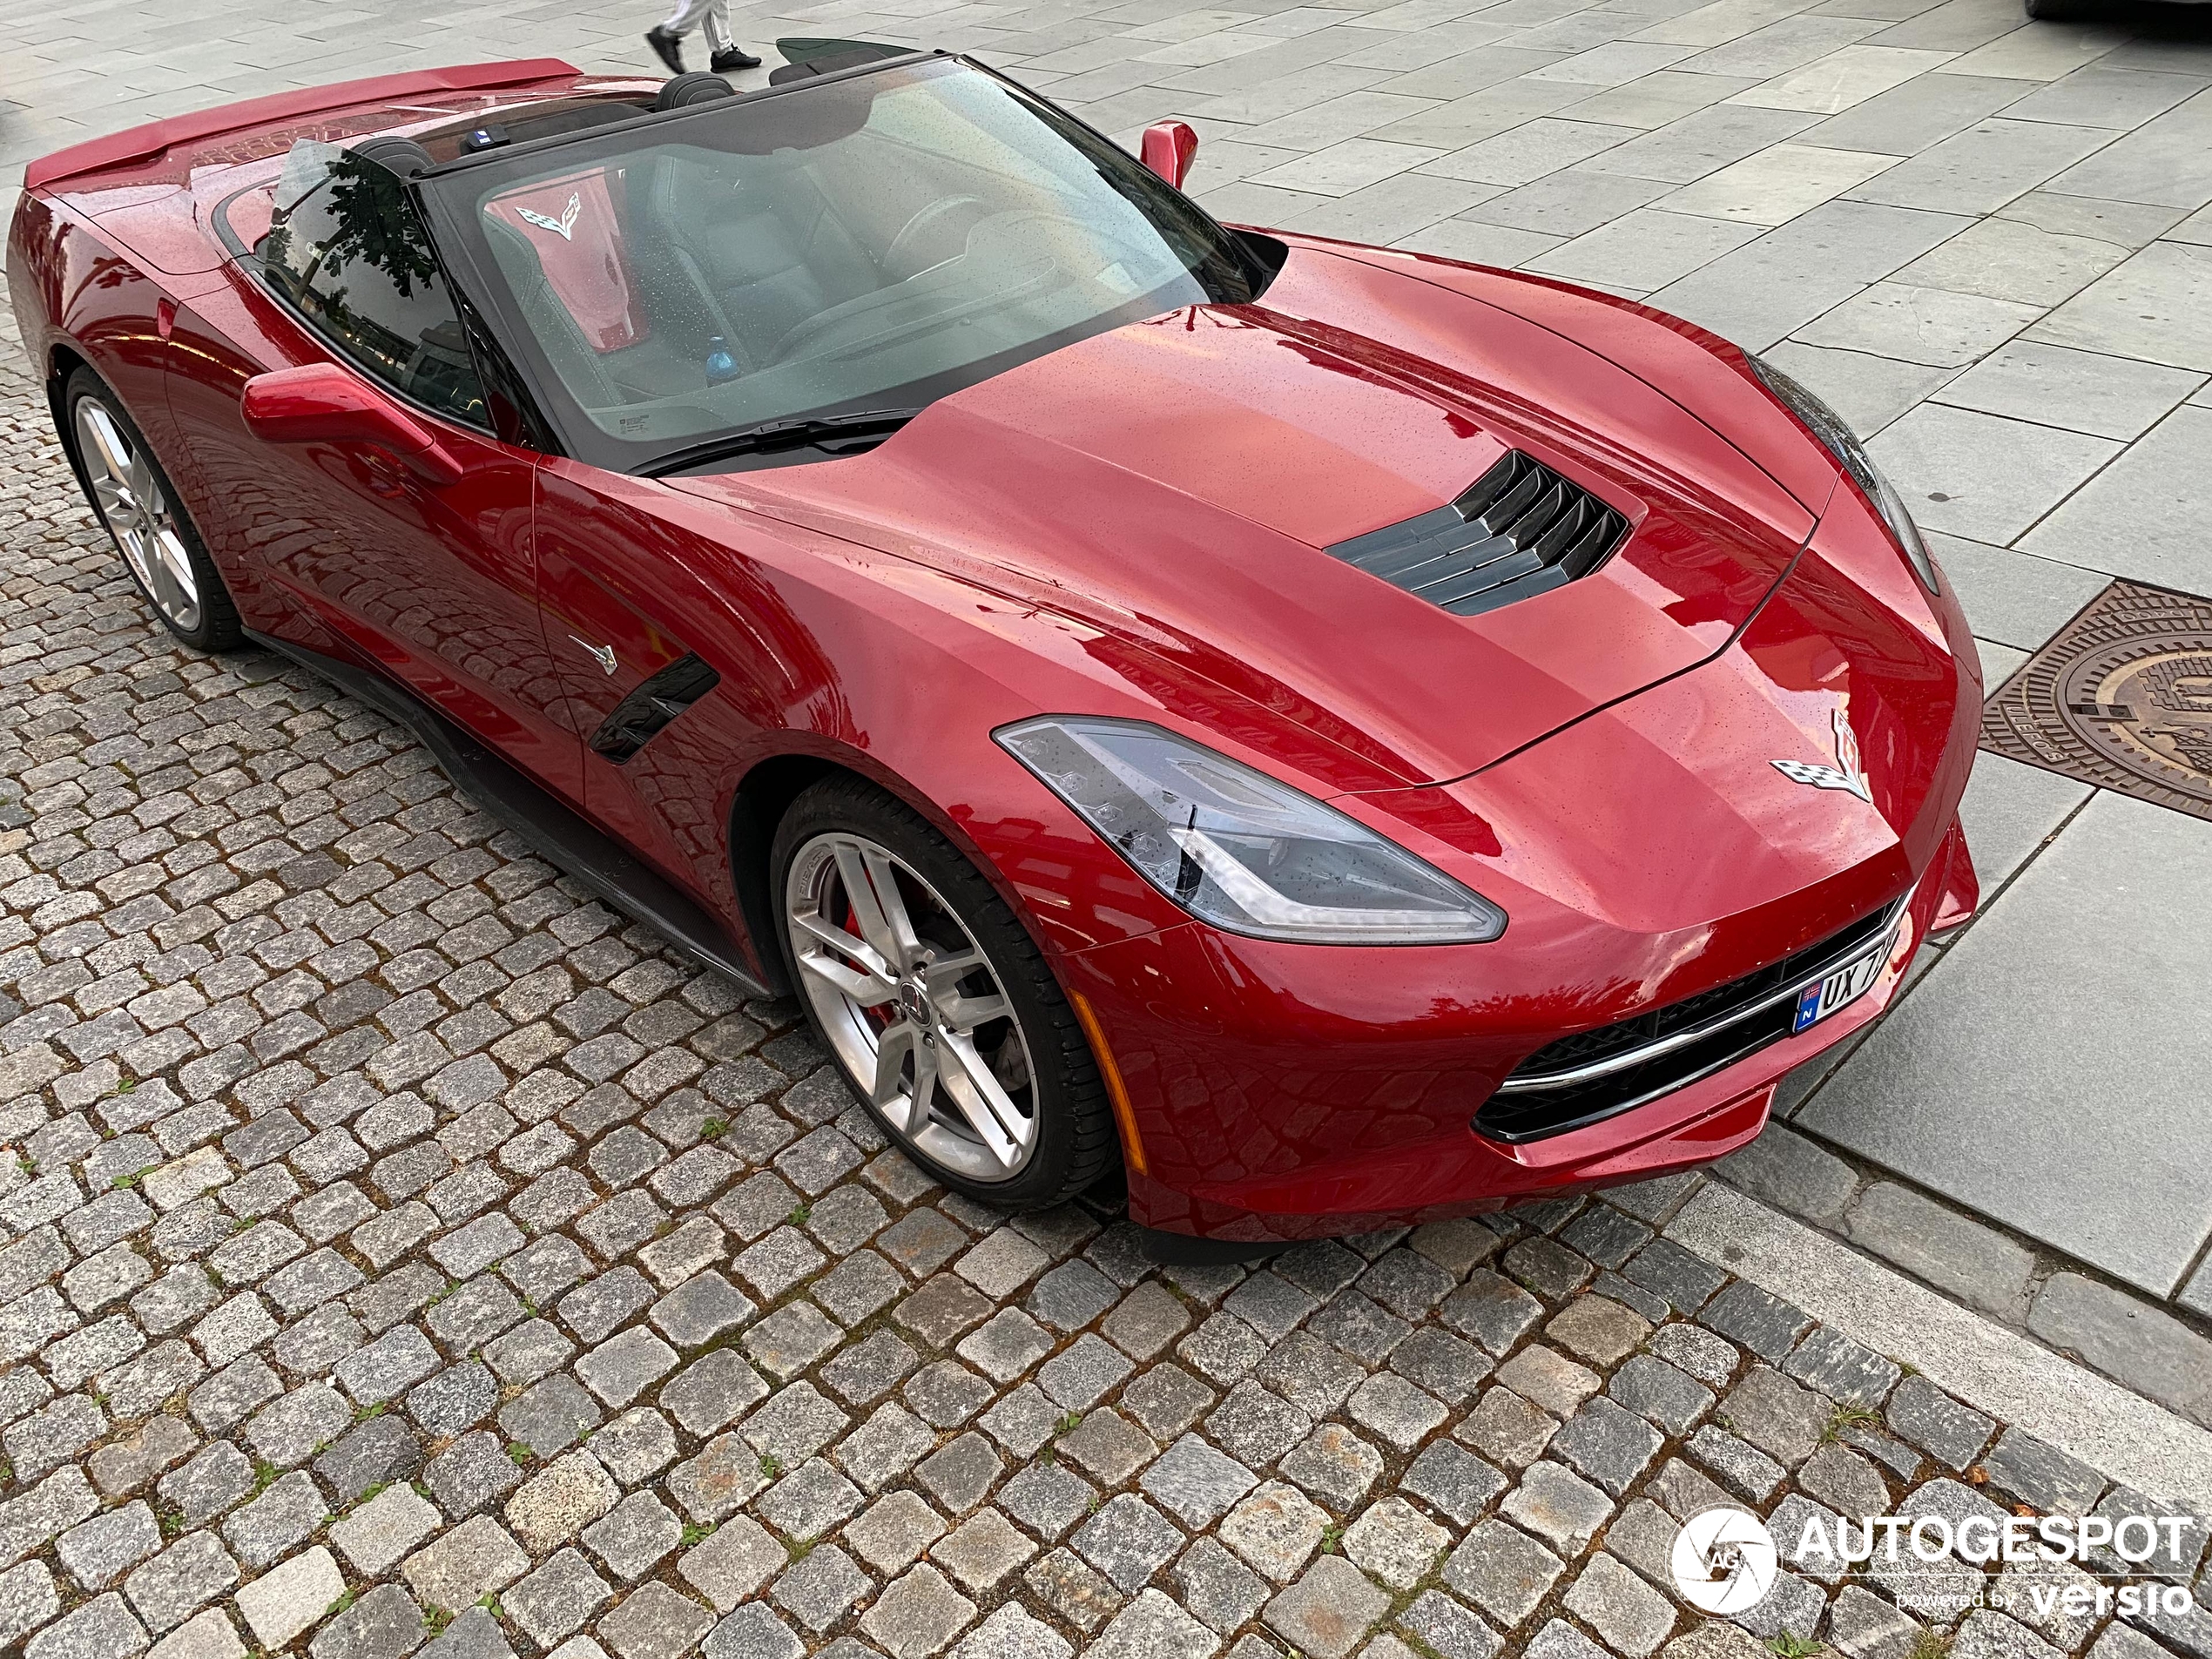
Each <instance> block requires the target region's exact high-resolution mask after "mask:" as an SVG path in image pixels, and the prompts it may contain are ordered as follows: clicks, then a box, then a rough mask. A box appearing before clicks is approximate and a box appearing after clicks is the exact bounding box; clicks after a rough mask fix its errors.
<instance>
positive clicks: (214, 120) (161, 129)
mask: <svg viewBox="0 0 2212 1659" xmlns="http://www.w3.org/2000/svg"><path fill="white" fill-rule="evenodd" d="M577 72H578V71H577V68H576V66H575V65H574V64H566V63H563V62H562V60H561V59H559V58H557V57H530V58H525V59H523V60H522V61H521V62H519V63H505V64H457V65H455V67H453V68H451V69H417V70H409V71H407V72H406V73H405V74H401V75H374V76H371V77H370V78H368V79H367V80H360V81H341V82H340V83H339V84H336V85H334V86H309V87H302V88H300V90H298V91H291V92H275V93H272V94H271V95H270V96H269V97H267V98H248V99H246V101H245V102H244V103H241V104H226V105H222V106H221V107H220V108H219V109H213V110H199V111H195V112H194V113H192V114H191V115H172V116H170V117H169V118H167V119H165V120H160V121H152V122H149V123H147V124H146V125H145V126H139V127H132V128H130V129H129V130H128V131H126V132H115V133H111V134H109V135H108V136H107V137H106V138H93V139H90V140H88V141H87V142H85V143H84V144H77V145H71V146H70V147H69V148H68V149H66V150H57V151H55V152H54V153H53V154H52V155H51V156H42V157H41V158H39V159H37V161H34V162H32V163H31V164H30V165H29V166H27V167H25V168H24V175H23V182H24V189H26V190H36V189H37V188H39V187H40V186H41V185H51V184H54V183H56V182H57V181H59V180H61V179H68V178H71V177H72V176H74V175H77V174H79V173H89V172H102V171H104V170H105V169H107V168H109V167H119V166H122V165H125V164H127V163H130V162H134V161H151V160H153V159H154V158H157V157H158V156H159V155H161V154H162V152H165V151H166V150H168V149H170V148H171V147H172V145H180V144H190V143H192V142H194V141H196V140H198V139H200V138H215V137H217V136H219V134H222V133H226V132H242V131H245V130H246V129H248V128H252V127H258V126H266V125H271V124H273V123H275V122H280V121H291V120H297V119H299V118H300V117H302V116H308V115H321V114H325V113H327V112H328V111H334V110H345V109H353V108H356V107H358V106H359V105H364V104H378V103H386V102H391V101H395V100H397V99H400V98H421V97H425V96H427V95H429V94H433V93H438V92H472V91H482V90H485V89H487V88H491V87H499V86H526V85H529V84H533V83H535V82H538V81H550V80H555V79H557V78H560V77H562V76H564V75H575V74H577Z"/></svg>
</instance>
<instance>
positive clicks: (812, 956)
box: [784, 832, 1037, 1182]
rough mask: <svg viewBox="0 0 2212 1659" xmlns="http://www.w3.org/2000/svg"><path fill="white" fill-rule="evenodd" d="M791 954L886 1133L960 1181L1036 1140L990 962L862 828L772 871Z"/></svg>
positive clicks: (997, 1171) (1030, 1074) (936, 898)
mask: <svg viewBox="0 0 2212 1659" xmlns="http://www.w3.org/2000/svg"><path fill="white" fill-rule="evenodd" d="M784 916H785V920H786V926H787V927H789V929H790V933H791V947H792V958H793V960H794V961H796V962H797V964H798V968H799V981H800V983H801V984H802V986H803V987H804V988H805V990H806V998H807V1001H809V1002H810V1003H811V1004H812V1005H813V1010H814V1015H815V1017H816V1018H817V1019H818V1020H819V1022H821V1028H822V1031H823V1033H824V1035H826V1036H827V1038H828V1039H829V1042H830V1044H831V1046H832V1047H833V1048H834V1049H836V1050H837V1056H838V1058H839V1059H840V1061H842V1062H844V1064H845V1067H846V1070H847V1071H848V1072H850V1073H851V1074H852V1075H853V1076H854V1077H856V1078H859V1079H860V1082H861V1085H862V1087H863V1088H864V1089H867V1092H868V1093H869V1095H870V1096H871V1098H872V1099H873V1102H874V1104H875V1109H876V1110H877V1111H878V1112H880V1114H881V1115H882V1116H883V1119H884V1121H885V1122H886V1123H888V1124H889V1125H890V1127H891V1129H892V1130H893V1131H894V1132H895V1133H896V1134H898V1135H899V1136H900V1137H901V1138H903V1139H904V1140H905V1141H907V1143H909V1144H911V1145H912V1146H913V1147H914V1149H915V1150H917V1151H920V1152H921V1153H923V1154H925V1155H926V1156H927V1157H929V1158H930V1159H932V1160H934V1162H935V1163H939V1164H941V1165H943V1166H944V1167H945V1168H947V1169H949V1170H953V1171H954V1172H955V1173H957V1174H959V1175H961V1176H963V1177H967V1178H968V1179H969V1180H971V1181H977V1182H998V1181H1007V1180H1011V1179H1012V1178H1013V1177H1015V1176H1016V1175H1018V1174H1020V1173H1021V1171H1022V1169H1023V1168H1024V1167H1025V1166H1026V1165H1027V1164H1028V1162H1029V1159H1030V1157H1031V1156H1032V1155H1033V1154H1034V1153H1035V1150H1036V1146H1037V1096H1036V1088H1035V1072H1034V1070H1033V1069H1032V1066H1031V1061H1030V1054H1029V1045H1028V1040H1027V1038H1026V1037H1025V1035H1024V1034H1023V1032H1022V1022H1021V1019H1020V1017H1019V1015H1017V1014H1016V1013H1015V1008H1014V1004H1013V1003H1012V1001H1010V1000H1009V999H1008V996H1007V995H1006V991H1005V988H1004V987H1003V985H1002V984H1001V982H1000V979H999V975H998V972H997V970H996V969H995V968H993V967H992V965H991V961H990V959H989V958H988V956H987V955H985V954H984V953H983V951H982V949H981V947H980V946H978V945H977V944H976V942H975V938H974V934H971V933H969V931H968V927H967V926H966V925H965V924H964V923H963V922H962V921H961V920H960V918H959V916H958V915H957V914H954V910H953V908H952V907H951V906H950V905H948V904H947V903H946V902H945V900H944V899H943V897H942V896H941V894H939V893H938V892H937V890H936V889H935V888H934V887H932V886H931V885H930V884H929V883H928V882H927V880H924V879H923V878H922V877H921V874H920V873H918V872H917V871H916V870H915V869H914V867H913V866H912V865H910V864H908V863H907V862H906V861H905V860H903V859H900V857H899V856H898V855H897V854H896V853H893V852H891V851H890V850H889V849H888V848H887V847H885V846H880V844H878V843H877V842H875V841H873V840H869V839H867V837H866V836H862V835H856V834H852V833H844V832H832V833H826V834H820V835H817V836H815V837H814V838H813V840H809V841H807V842H806V844H805V845H804V846H801V847H800V848H799V851H798V853H797V854H796V855H795V856H794V857H793V858H792V861H791V866H790V873H789V874H788V875H787V876H786V879H785V883H784Z"/></svg>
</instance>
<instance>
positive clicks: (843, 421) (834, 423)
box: [643, 409, 921, 478]
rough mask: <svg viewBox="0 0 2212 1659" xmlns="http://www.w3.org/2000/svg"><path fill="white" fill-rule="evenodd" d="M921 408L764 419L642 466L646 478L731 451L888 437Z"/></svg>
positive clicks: (754, 451)
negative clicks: (787, 418) (784, 419)
mask: <svg viewBox="0 0 2212 1659" xmlns="http://www.w3.org/2000/svg"><path fill="white" fill-rule="evenodd" d="M920 414H921V410H920V409H853V410H848V411H847V412H846V413H845V414H842V415H799V416H797V417H795V418H793V419H792V420H788V421H762V422H760V424H759V425H758V426H749V427H744V428H740V429H738V431H735V432H725V433H724V434H723V435H721V436H720V437H718V438H709V439H708V440H707V441H706V442H704V443H695V444H692V445H691V447H690V448H684V449H678V450H676V451H675V452H674V453H673V454H671V455H663V456H662V457H661V458H660V459H659V460H658V461H656V462H653V463H652V465H651V466H649V467H646V468H644V469H643V470H644V476H646V477H648V478H664V477H666V476H667V475H669V474H670V473H673V472H682V471H684V470H685V469H687V468H691V467H698V466H703V465H705V463H706V462H710V461H726V460H728V459H729V458H730V457H731V456H732V455H760V454H764V453H765V452H768V451H771V450H776V449H804V448H809V447H811V446H813V445H817V444H826V443H828V442H833V441H834V440H836V439H839V438H860V437H872V436H875V435H879V434H880V435H882V436H885V437H888V436H890V435H891V434H893V433H894V432H896V431H897V430H898V429H899V428H900V427H902V426H904V425H906V423H907V421H911V420H913V419H914V416H916V415H920Z"/></svg>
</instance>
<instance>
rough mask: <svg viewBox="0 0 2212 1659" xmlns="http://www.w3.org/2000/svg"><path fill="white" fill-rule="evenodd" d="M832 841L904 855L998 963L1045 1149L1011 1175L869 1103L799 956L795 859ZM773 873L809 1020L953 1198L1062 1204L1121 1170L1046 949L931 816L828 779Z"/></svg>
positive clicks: (1108, 1118)
mask: <svg viewBox="0 0 2212 1659" xmlns="http://www.w3.org/2000/svg"><path fill="white" fill-rule="evenodd" d="M826 834H844V835H857V836H860V837H863V838H865V839H867V840H871V841H873V842H876V843H878V844H879V845H880V846H882V847H883V848H885V849H887V850H888V851H890V852H891V853H894V854H895V855H896V857H897V858H899V859H900V860H903V861H904V862H905V863H906V864H907V866H908V867H910V868H911V869H912V870H913V871H914V873H917V874H919V875H921V877H922V878H923V879H924V880H926V881H927V883H928V885H929V886H930V887H932V888H934V890H935V894H936V896H938V897H939V898H941V900H943V901H944V903H945V905H946V906H947V907H948V909H950V910H951V912H952V913H953V914H954V918H955V919H956V920H957V921H959V922H960V924H961V926H962V927H965V928H966V929H967V931H968V934H969V935H970V937H971V938H972V939H973V941H974V943H975V944H976V945H977V946H979V947H980V948H981V950H982V952H983V954H984V955H985V956H986V957H987V958H988V964H989V967H990V968H991V970H992V972H993V974H995V977H996V979H997V981H998V982H999V985H1000V987H1001V989H1002V990H1003V992H1004V994H1005V995H1006V998H1007V1000H1008V1002H1009V1003H1010V1004H1011V1005H1012V1007H1013V1008H1014V1011H1015V1017H1016V1019H1017V1020H1018V1022H1019V1024H1020V1028H1021V1033H1022V1036H1023V1038H1024V1040H1025V1042H1027V1045H1028V1055H1029V1059H1030V1070H1031V1077H1032V1083H1031V1093H1032V1098H1033V1102H1034V1110H1035V1147H1034V1150H1032V1151H1031V1152H1030V1153H1029V1155H1028V1162H1027V1163H1025V1164H1024V1165H1023V1166H1022V1168H1021V1170H1019V1171H1018V1172H1017V1173H1015V1175H1014V1176H1012V1177H1010V1178H1007V1179H1002V1180H993V1181H980V1180H975V1179H971V1178H969V1177H968V1176H966V1175H964V1174H963V1173H962V1172H961V1171H960V1170H954V1169H951V1168H948V1167H947V1165H946V1164H944V1163H941V1162H940V1161H939V1160H938V1159H936V1158H934V1157H931V1156H929V1155H928V1154H927V1152H926V1151H924V1150H922V1149H921V1148H920V1147H917V1146H916V1145H914V1143H913V1142H912V1141H911V1140H910V1139H909V1138H908V1137H907V1136H906V1135H904V1134H903V1133H902V1132H901V1131H900V1129H899V1128H898V1127H897V1126H896V1125H895V1124H894V1123H892V1122H891V1121H890V1120H889V1119H888V1118H887V1116H885V1115H884V1113H883V1112H882V1111H880V1110H879V1109H877V1108H876V1107H875V1106H874V1105H873V1103H870V1102H869V1087H868V1082H869V1080H867V1079H865V1078H862V1077H860V1076H856V1075H854V1072H853V1067H852V1066H851V1065H850V1064H849V1063H848V1062H846V1058H845V1056H844V1055H841V1054H840V1052H839V1049H838V1044H837V1043H836V1042H834V1041H833V1039H832V1036H831V1034H830V1032H829V1031H828V1030H827V1029H826V1027H825V1026H824V1024H823V1022H822V1019H821V1017H820V1015H819V1010H818V1009H817V1008H816V1007H815V1004H814V1001H813V998H812V997H811V996H810V995H808V992H807V988H806V981H805V980H804V979H803V978H802V975H801V972H800V968H799V961H798V958H797V954H796V952H795V951H794V949H793V948H792V937H791V934H792V930H791V927H790V924H789V921H788V917H789V912H790V900H789V898H788V896H787V895H788V894H789V891H790V888H789V881H790V875H791V871H792V864H793V861H794V860H796V859H797V858H798V856H799V853H800V852H801V850H802V849H804V848H806V846H808V845H809V844H810V843H813V842H814V841H816V840H817V839H818V838H819V837H821V836H823V835H826ZM769 869H770V873H771V875H770V880H771V885H770V887H769V894H770V899H771V902H772V905H773V907H774V913H775V917H776V937H777V939H778V941H779V948H780V949H781V950H782V951H783V954H784V965H785V968H786V972H787V973H788V974H790V977H791V982H792V985H793V986H794V987H796V988H798V990H799V1003H800V1005H801V1006H802V1007H804V1008H806V1018H807V1022H808V1024H809V1026H810V1027H811V1028H813V1032H814V1035H815V1037H816V1039H817V1040H818V1041H819V1042H821V1044H822V1046H823V1048H824V1049H826V1050H827V1051H828V1052H829V1053H830V1055H832V1057H833V1059H834V1060H835V1061H836V1062H837V1064H838V1069H840V1071H842V1072H843V1073H844V1074H845V1077H846V1082H848V1083H850V1084H851V1085H852V1086H853V1092H854V1093H855V1094H857V1095H858V1096H860V1100H861V1101H862V1102H863V1103H866V1104H867V1109H868V1112H869V1114H870V1116H873V1118H875V1120H876V1122H877V1123H878V1125H879V1126H880V1128H881V1129H882V1130H884V1131H885V1133H886V1134H887V1136H889V1137H890V1139H891V1142H892V1143H893V1144H894V1145H895V1146H898V1147H899V1148H900V1150H902V1151H904V1152H905V1153H906V1154H907V1157H911V1158H913V1159H914V1161H915V1162H916V1163H920V1164H921V1165H922V1166H923V1167H924V1168H925V1169H927V1170H928V1171H929V1173H930V1174H931V1175H932V1176H933V1177H935V1178H936V1179H937V1180H938V1181H940V1182H941V1183H942V1184H944V1185H946V1186H948V1187H949V1188H951V1189H952V1190H954V1191H956V1192H961V1193H964V1194H966V1195H967V1196H968V1197H971V1198H974V1199H976V1200H978V1201H979V1202H981V1203H985V1204H995V1205H997V1206H1000V1207H1001V1208H1005V1209H1014V1210H1030V1209H1041V1208H1045V1207H1048V1206H1049V1205H1052V1204H1061V1203H1063V1202H1065V1201H1066V1200H1068V1199H1069V1198H1072V1197H1075V1196H1076V1194H1077V1193H1079V1192H1082V1191H1083V1190H1085V1189H1086V1188H1088V1187H1089V1186H1091V1185H1092V1184H1094V1183H1096V1181H1098V1180H1099V1179H1100V1178H1101V1177H1103V1176H1105V1175H1106V1174H1107V1173H1108V1172H1109V1171H1110V1170H1114V1169H1116V1168H1117V1167H1118V1165H1119V1162H1120V1155H1121V1142H1120V1136H1119V1134H1118V1131H1117V1130H1116V1127H1115V1123H1114V1115H1113V1109H1112V1107H1111V1105H1110V1104H1109V1102H1108V1099H1107V1095H1106V1088H1105V1084H1104V1083H1103V1081H1101V1079H1100V1077H1099V1075H1098V1067H1097V1064H1096V1061H1094V1060H1093V1058H1092V1056H1091V1052H1090V1045H1089V1042H1088V1041H1086V1039H1085V1038H1084V1035H1083V1031H1082V1025H1081V1023H1080V1022H1078V1021H1077V1020H1076V1015H1075V1010H1074V1009H1073V1008H1070V1007H1069V1004H1068V999H1067V997H1066V996H1065V995H1062V991H1061V989H1060V986H1059V982H1058V981H1056V980H1055V978H1054V977H1053V974H1052V969H1051V968H1050V967H1049V965H1048V964H1047V962H1046V961H1045V957H1044V953H1043V951H1042V950H1041V949H1040V948H1038V946H1037V943H1036V941H1035V940H1034V939H1032V938H1031V937H1030V936H1029V933H1028V929H1027V928H1025V927H1023V926H1022V922H1021V920H1020V918H1019V917H1017V916H1016V915H1015V913H1014V910H1013V908H1012V907H1010V906H1008V904H1007V902H1006V900H1004V899H1002V898H1001V897H1000V896H999V894H998V891H997V889H996V888H995V887H992V885H991V884H990V882H989V881H988V880H985V878H984V877H983V875H982V873H981V872H980V871H978V870H977V869H976V868H975V867H974V865H973V864H971V863H970V862H969V861H968V859H967V858H966V857H965V856H963V855H962V854H961V852H960V850H959V849H958V848H957V847H955V846H953V845H952V843H951V842H950V841H948V840H946V839H945V838H944V836H942V835H941V834H940V833H938V832H937V831H936V829H935V828H934V826H931V825H930V824H929V823H928V822H927V820H925V819H923V818H922V817H921V814H919V813H916V812H914V810H913V809H912V808H910V807H908V806H906V805H905V804H904V803H903V802H901V801H900V800H897V799H894V797H892V796H891V795H889V794H887V793H886V792H884V791H882V790H880V789H879V788H877V787H876V786H874V785H873V784H870V783H867V782H866V781H864V780H862V779H858V778H853V777H850V776H840V777H836V778H830V779H824V780H823V781H821V782H820V783H818V784H815V785H814V786H812V787H811V788H809V789H807V790H806V792H804V793H802V794H801V795H800V796H799V798H798V799H796V800H794V801H793V802H792V805H791V807H790V810H788V811H787V812H786V813H785V814H784V816H783V819H782V821H781V822H779V824H778V825H777V826H776V833H775V838H774V840H773V842H772V846H771V849H770V854H769Z"/></svg>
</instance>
